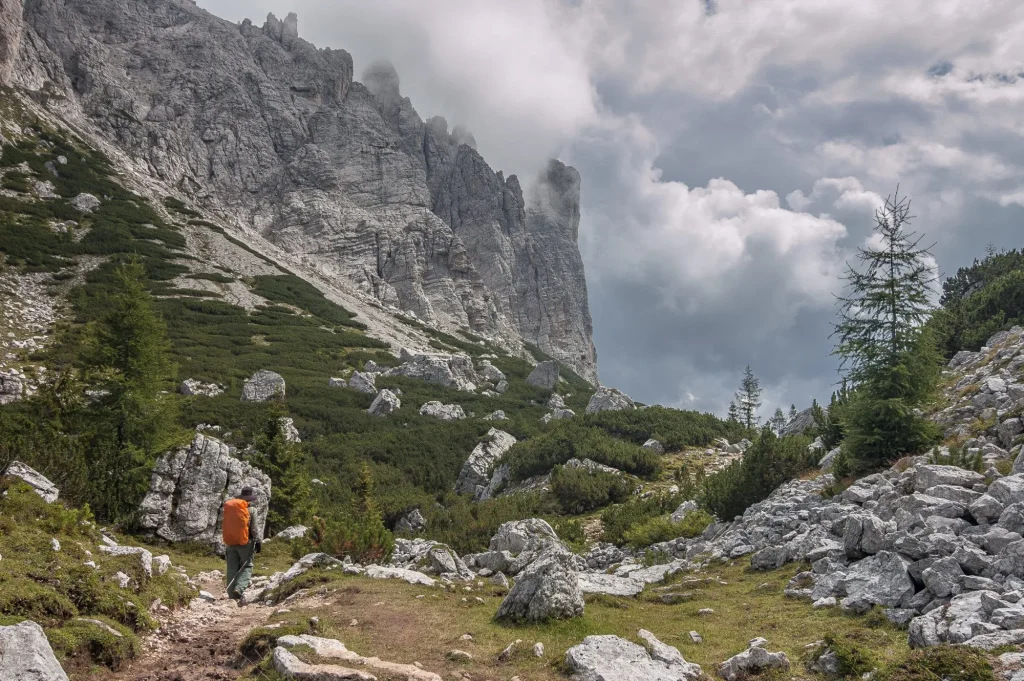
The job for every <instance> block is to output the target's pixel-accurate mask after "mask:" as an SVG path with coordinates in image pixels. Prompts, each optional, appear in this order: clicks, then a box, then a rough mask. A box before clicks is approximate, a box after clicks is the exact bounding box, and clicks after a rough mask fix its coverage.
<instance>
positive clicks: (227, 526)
mask: <svg viewBox="0 0 1024 681" xmlns="http://www.w3.org/2000/svg"><path fill="white" fill-rule="evenodd" d="M255 501H256V493H255V492H254V491H253V489H252V487H243V488H242V492H241V493H240V494H239V495H238V496H237V497H235V498H233V499H228V500H227V501H225V502H224V522H223V524H222V528H223V535H224V545H225V550H224V554H225V558H227V563H228V565H227V567H228V574H227V579H228V598H233V599H235V600H236V601H238V603H239V605H241V603H242V593H243V592H244V591H245V590H246V588H247V587H248V586H249V580H250V579H251V578H252V560H253V554H254V553H259V550H260V534H259V531H258V530H257V526H256V514H255V513H254V512H253V510H255V509H253V510H250V504H252V503H253V502H255Z"/></svg>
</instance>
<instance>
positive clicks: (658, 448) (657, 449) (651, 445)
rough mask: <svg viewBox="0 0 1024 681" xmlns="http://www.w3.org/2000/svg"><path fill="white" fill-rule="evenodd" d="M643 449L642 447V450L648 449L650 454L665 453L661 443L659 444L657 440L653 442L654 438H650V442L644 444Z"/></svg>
mask: <svg viewBox="0 0 1024 681" xmlns="http://www.w3.org/2000/svg"><path fill="white" fill-rule="evenodd" d="M643 447H644V449H649V450H651V451H652V452H654V453H656V454H664V453H665V445H663V444H661V442H659V441H658V440H655V439H654V438H651V439H650V440H648V441H647V442H645V443H644V445H643Z"/></svg>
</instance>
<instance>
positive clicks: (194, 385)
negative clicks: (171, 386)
mask: <svg viewBox="0 0 1024 681" xmlns="http://www.w3.org/2000/svg"><path fill="white" fill-rule="evenodd" d="M178 392H179V393H181V394H182V395H198V396H201V397H217V395H221V394H223V392H224V389H223V388H221V387H220V386H219V385H217V384H216V383H203V382H201V381H197V380H196V379H194V378H187V379H185V380H184V381H182V382H181V385H179V386H178Z"/></svg>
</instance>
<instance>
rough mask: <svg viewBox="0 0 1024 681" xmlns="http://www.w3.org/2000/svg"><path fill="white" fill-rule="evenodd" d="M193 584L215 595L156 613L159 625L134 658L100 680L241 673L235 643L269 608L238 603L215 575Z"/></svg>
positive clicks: (199, 680) (224, 678)
mask: <svg viewBox="0 0 1024 681" xmlns="http://www.w3.org/2000/svg"><path fill="white" fill-rule="evenodd" d="M199 586H200V588H202V589H204V590H206V591H208V592H209V593H211V594H213V595H215V596H216V597H217V600H215V601H213V602H211V601H208V600H205V599H203V598H196V599H194V600H193V601H192V603H191V604H190V605H189V606H188V607H186V608H182V609H181V610H178V611H175V612H172V613H170V614H168V616H167V617H166V618H161V622H160V630H159V631H158V632H157V633H155V634H154V635H152V636H150V637H149V638H148V639H146V640H145V641H144V642H143V644H142V645H143V650H142V653H141V654H140V656H139V657H138V659H136V660H135V661H134V662H133V663H132V664H131V666H129V667H128V668H127V669H123V670H121V671H120V672H112V673H110V674H109V675H108V676H106V677H105V678H104V681H211V680H217V681H230V680H232V679H237V678H239V677H240V676H242V674H243V672H244V671H245V666H246V665H245V660H244V659H243V658H242V657H241V655H240V653H239V650H238V646H239V644H240V643H241V642H242V640H243V639H244V638H245V636H246V634H248V633H249V631H250V630H251V629H253V628H254V627H258V626H260V625H261V624H263V623H264V622H265V621H266V620H267V618H268V617H269V615H270V614H271V613H272V612H273V608H268V607H265V606H261V605H248V606H246V607H244V608H240V607H239V606H238V605H237V604H236V603H235V602H234V601H232V600H230V599H229V598H227V594H226V593H225V591H224V587H223V585H222V584H221V583H220V581H219V580H218V579H216V578H212V579H208V580H205V581H203V582H200V583H199Z"/></svg>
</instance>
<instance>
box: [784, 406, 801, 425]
mask: <svg viewBox="0 0 1024 681" xmlns="http://www.w3.org/2000/svg"><path fill="white" fill-rule="evenodd" d="M799 415H800V412H798V411H797V410H796V405H795V404H791V405H789V416H788V417H787V423H792V422H793V421H794V420H795V419H796V417H797V416H799Z"/></svg>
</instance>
